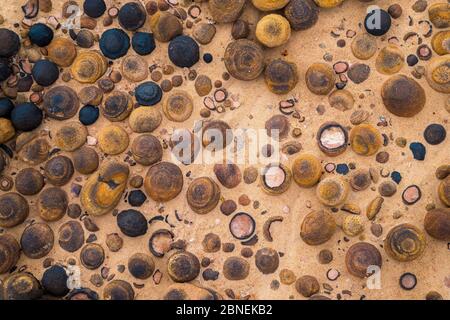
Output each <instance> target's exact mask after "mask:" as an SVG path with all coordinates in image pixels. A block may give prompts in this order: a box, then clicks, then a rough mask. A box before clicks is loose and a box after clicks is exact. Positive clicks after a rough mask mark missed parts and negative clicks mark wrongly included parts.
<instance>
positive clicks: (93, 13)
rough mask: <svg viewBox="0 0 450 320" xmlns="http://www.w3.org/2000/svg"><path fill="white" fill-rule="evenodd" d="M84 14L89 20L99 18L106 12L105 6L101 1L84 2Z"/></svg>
mask: <svg viewBox="0 0 450 320" xmlns="http://www.w3.org/2000/svg"><path fill="white" fill-rule="evenodd" d="M83 10H84V13H85V14H86V15H87V16H89V17H91V18H99V17H101V16H102V15H103V14H104V13H105V11H106V4H105V1H103V0H85V1H84V3H83Z"/></svg>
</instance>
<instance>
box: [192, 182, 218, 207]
mask: <svg viewBox="0 0 450 320" xmlns="http://www.w3.org/2000/svg"><path fill="white" fill-rule="evenodd" d="M186 197H187V202H188V204H189V206H190V207H191V209H192V210H193V211H194V212H196V213H198V214H206V213H208V212H210V211H211V210H213V209H214V208H215V207H216V206H217V204H218V203H219V200H220V189H219V186H218V185H217V183H215V182H214V180H212V179H211V178H208V177H201V178H197V179H195V180H194V181H192V183H191V184H190V185H189V188H188V190H187V192H186Z"/></svg>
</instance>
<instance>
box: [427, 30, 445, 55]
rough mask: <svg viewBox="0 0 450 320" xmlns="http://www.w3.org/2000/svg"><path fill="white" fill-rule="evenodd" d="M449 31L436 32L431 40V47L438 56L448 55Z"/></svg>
mask: <svg viewBox="0 0 450 320" xmlns="http://www.w3.org/2000/svg"><path fill="white" fill-rule="evenodd" d="M449 42H450V30H444V31H439V32H436V33H435V34H434V35H433V38H431V47H432V48H433V50H434V51H435V52H436V53H437V54H438V55H440V56H443V55H447V54H449V53H450V43H449Z"/></svg>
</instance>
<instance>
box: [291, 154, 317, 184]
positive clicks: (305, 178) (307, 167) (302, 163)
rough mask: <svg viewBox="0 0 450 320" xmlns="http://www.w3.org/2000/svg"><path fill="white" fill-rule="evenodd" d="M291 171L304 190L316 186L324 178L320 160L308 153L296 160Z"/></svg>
mask: <svg viewBox="0 0 450 320" xmlns="http://www.w3.org/2000/svg"><path fill="white" fill-rule="evenodd" d="M291 170H292V176H293V178H294V181H295V182H296V183H297V184H298V185H299V186H300V187H303V188H311V187H313V186H315V185H316V184H317V183H318V182H319V180H320V178H321V177H322V165H321V163H320V160H319V159H318V158H317V157H315V156H313V155H311V154H307V153H304V154H301V155H299V156H298V157H297V158H296V159H295V160H294V162H293V164H292V169H291Z"/></svg>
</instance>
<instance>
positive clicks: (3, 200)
mask: <svg viewBox="0 0 450 320" xmlns="http://www.w3.org/2000/svg"><path fill="white" fill-rule="evenodd" d="M29 212H30V207H29V205H28V202H27V200H26V199H25V198H24V197H23V196H21V195H20V194H18V193H15V192H9V193H5V194H3V195H1V196H0V227H2V228H12V227H15V226H17V225H19V224H21V223H22V222H24V221H25V219H26V218H27V217H28V213H29Z"/></svg>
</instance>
